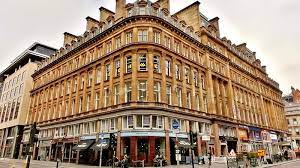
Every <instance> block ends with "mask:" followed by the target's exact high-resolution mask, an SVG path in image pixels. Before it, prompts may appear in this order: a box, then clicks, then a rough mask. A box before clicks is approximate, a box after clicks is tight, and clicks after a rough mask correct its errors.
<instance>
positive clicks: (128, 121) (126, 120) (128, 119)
mask: <svg viewBox="0 0 300 168" xmlns="http://www.w3.org/2000/svg"><path fill="white" fill-rule="evenodd" d="M123 128H125V129H131V128H133V116H132V115H130V116H124V117H123Z"/></svg>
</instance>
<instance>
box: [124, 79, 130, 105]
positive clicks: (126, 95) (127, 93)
mask: <svg viewBox="0 0 300 168" xmlns="http://www.w3.org/2000/svg"><path fill="white" fill-rule="evenodd" d="M130 101H131V82H126V83H125V102H126V103H128V102H130Z"/></svg>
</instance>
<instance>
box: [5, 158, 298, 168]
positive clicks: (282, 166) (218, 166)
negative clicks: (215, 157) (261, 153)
mask: <svg viewBox="0 0 300 168" xmlns="http://www.w3.org/2000/svg"><path fill="white" fill-rule="evenodd" d="M191 167H192V165H180V166H178V167H177V166H175V165H172V166H166V168H191ZM287 167H288V168H300V160H292V161H286V162H281V163H277V164H270V165H263V166H261V167H259V168H287ZM0 168H25V161H24V160H14V159H3V158H0ZM30 168H56V162H47V161H36V160H33V161H31V164H30ZM58 168H99V166H86V165H77V164H73V163H62V164H59V165H58ZM102 168H110V167H102ZM194 168H209V167H208V165H207V164H206V165H195V166H194ZM210 168H227V166H226V164H224V163H213V164H212V165H211V166H210Z"/></svg>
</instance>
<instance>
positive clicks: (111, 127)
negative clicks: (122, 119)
mask: <svg viewBox="0 0 300 168" xmlns="http://www.w3.org/2000/svg"><path fill="white" fill-rule="evenodd" d="M109 121H110V123H109V130H110V131H114V130H115V129H116V119H115V118H111V119H109Z"/></svg>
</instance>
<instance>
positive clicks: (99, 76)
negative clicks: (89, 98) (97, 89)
mask: <svg viewBox="0 0 300 168" xmlns="http://www.w3.org/2000/svg"><path fill="white" fill-rule="evenodd" d="M100 82H101V67H99V68H97V72H96V83H97V84H98V83H100Z"/></svg>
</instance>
